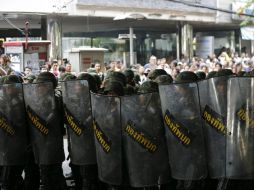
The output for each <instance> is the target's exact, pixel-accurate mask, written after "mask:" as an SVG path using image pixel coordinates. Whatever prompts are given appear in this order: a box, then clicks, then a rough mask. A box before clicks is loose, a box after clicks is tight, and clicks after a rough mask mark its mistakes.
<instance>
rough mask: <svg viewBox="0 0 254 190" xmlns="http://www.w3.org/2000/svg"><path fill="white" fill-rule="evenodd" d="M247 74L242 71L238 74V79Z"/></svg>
mask: <svg viewBox="0 0 254 190" xmlns="http://www.w3.org/2000/svg"><path fill="white" fill-rule="evenodd" d="M245 73H246V72H245V71H240V72H239V73H238V74H237V76H238V77H242V76H244V75H245Z"/></svg>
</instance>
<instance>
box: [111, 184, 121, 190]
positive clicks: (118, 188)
mask: <svg viewBox="0 0 254 190" xmlns="http://www.w3.org/2000/svg"><path fill="white" fill-rule="evenodd" d="M121 189H122V188H121V186H120V185H108V190H121Z"/></svg>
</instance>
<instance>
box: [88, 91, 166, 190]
mask: <svg viewBox="0 0 254 190" xmlns="http://www.w3.org/2000/svg"><path fill="white" fill-rule="evenodd" d="M91 102H92V112H93V117H94V123H93V128H94V134H95V146H96V154H97V163H98V168H99V177H100V179H101V180H102V181H105V182H107V183H110V184H115V185H120V184H122V183H125V182H126V181H127V183H128V184H130V185H131V186H133V187H144V186H153V185H158V184H159V183H166V182H167V181H168V180H169V179H170V172H169V163H168V154H167V148H166V139H165V135H164V128H163V120H162V114H161V107H160V98H159V94H158V93H150V94H141V95H134V96H125V97H113V96H103V95H98V94H92V95H91Z"/></svg>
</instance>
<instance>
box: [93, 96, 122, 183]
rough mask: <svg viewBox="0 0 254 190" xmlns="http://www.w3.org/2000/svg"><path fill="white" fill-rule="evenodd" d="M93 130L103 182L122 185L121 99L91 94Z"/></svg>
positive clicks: (99, 171) (100, 175)
mask: <svg viewBox="0 0 254 190" xmlns="http://www.w3.org/2000/svg"><path fill="white" fill-rule="evenodd" d="M91 103H92V113H93V119H94V121H93V129H94V138H95V147H96V156H97V164H98V173H99V178H100V180H101V181H103V182H105V183H108V184H111V185H120V184H121V183H122V148H121V146H122V142H121V141H122V134H121V120H120V98H119V97H114V96H103V95H99V94H93V93H92V94H91Z"/></svg>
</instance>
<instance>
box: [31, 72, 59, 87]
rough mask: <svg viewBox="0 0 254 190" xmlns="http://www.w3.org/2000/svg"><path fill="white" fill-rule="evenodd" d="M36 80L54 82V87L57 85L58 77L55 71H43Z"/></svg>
mask: <svg viewBox="0 0 254 190" xmlns="http://www.w3.org/2000/svg"><path fill="white" fill-rule="evenodd" d="M35 82H52V83H53V87H54V88H56V87H57V79H56V77H55V75H54V74H53V73H50V72H43V73H40V74H39V75H38V77H37V79H36V81H35Z"/></svg>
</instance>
